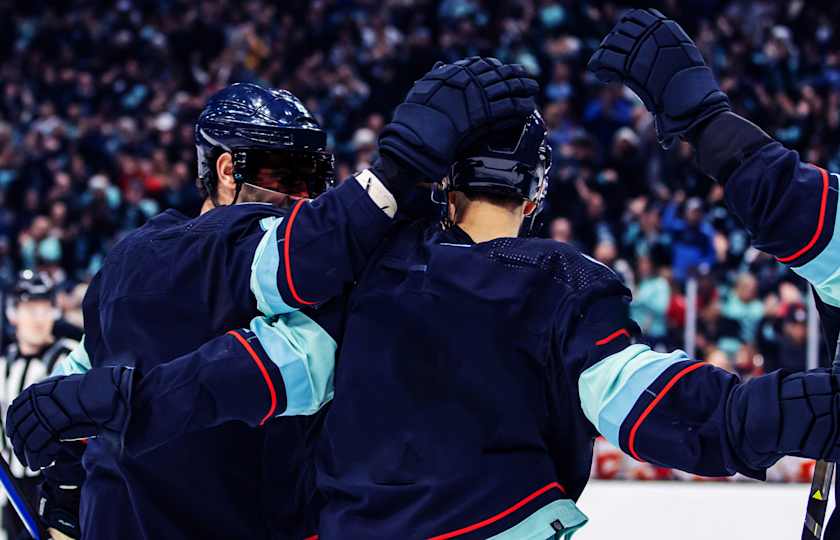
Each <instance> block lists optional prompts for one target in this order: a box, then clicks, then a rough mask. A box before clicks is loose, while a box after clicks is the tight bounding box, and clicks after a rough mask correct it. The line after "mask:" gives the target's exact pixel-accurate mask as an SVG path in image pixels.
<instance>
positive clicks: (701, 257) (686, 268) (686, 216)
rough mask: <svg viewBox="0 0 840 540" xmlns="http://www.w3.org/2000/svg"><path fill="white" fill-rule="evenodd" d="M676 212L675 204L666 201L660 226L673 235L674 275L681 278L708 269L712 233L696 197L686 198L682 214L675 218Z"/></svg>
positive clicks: (712, 250) (711, 257) (711, 258)
mask: <svg viewBox="0 0 840 540" xmlns="http://www.w3.org/2000/svg"><path fill="white" fill-rule="evenodd" d="M678 213H679V206H678V204H676V203H671V204H669V205H668V206H667V207H666V208H665V211H664V213H663V215H662V228H663V229H664V230H665V231H667V232H668V233H670V235H671V237H672V238H673V244H672V246H673V247H672V249H673V251H672V259H671V264H672V265H673V267H674V277H675V278H676V279H677V280H678V281H684V280H685V279H686V278H687V277H688V276H689V275H690V274H691V273H693V272H697V271H698V270H705V271H708V269H709V268H711V267H712V266H713V265H714V264H715V260H716V257H715V248H714V232H713V231H712V227H711V225H709V224H708V223H707V222H704V221H703V202H702V201H701V200H700V199H698V198H696V197H695V198H691V199H689V200H688V202H687V203H686V204H685V210H684V213H683V216H682V217H679V216H678Z"/></svg>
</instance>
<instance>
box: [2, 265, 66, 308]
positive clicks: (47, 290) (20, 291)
mask: <svg viewBox="0 0 840 540" xmlns="http://www.w3.org/2000/svg"><path fill="white" fill-rule="evenodd" d="M54 290H55V285H54V283H53V280H52V279H51V278H50V277H49V276H48V275H47V274H44V273H43V272H35V271H34V270H23V271H22V272H21V273H20V274H18V280H17V281H16V282H15V286H14V288H13V289H12V300H13V302H15V303H18V302H27V301H29V300H52V298H53V293H54Z"/></svg>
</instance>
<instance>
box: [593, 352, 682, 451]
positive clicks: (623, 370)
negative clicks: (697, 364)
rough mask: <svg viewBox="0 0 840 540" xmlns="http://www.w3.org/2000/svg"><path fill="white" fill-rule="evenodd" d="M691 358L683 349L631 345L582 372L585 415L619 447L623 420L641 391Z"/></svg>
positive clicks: (601, 432) (602, 433)
mask: <svg viewBox="0 0 840 540" xmlns="http://www.w3.org/2000/svg"><path fill="white" fill-rule="evenodd" d="M685 360H689V358H688V355H686V354H685V353H684V352H683V351H680V350H676V351H674V352H672V353H658V352H656V351H652V350H651V349H650V347H648V346H647V345H642V344H636V345H630V346H629V347H627V348H626V349H624V350H623V351H619V352H617V353H615V354H612V355H610V356H608V357H606V358H604V359H603V360H601V361H600V362H598V363H597V364H595V365H593V366H591V367H590V368H589V369H587V370H586V371H584V372H583V374H582V375H581V376H580V379H579V380H578V391H579V392H580V402H581V406H582V408H583V413H584V414H585V415H586V418H588V419H589V421H590V422H592V424H593V425H594V426H595V427H596V428H597V429H598V432H599V433H600V434H601V435H603V436H604V437H605V438H606V439H607V440H608V441H610V442H611V443H612V444H614V445H615V446H617V447H618V446H619V442H618V434H619V430H620V429H621V423H622V422H624V419H625V418H627V415H628V414H630V409H632V408H633V405H635V404H636V402H637V401H638V400H639V397H641V395H642V393H644V391H645V390H646V389H647V387H648V386H650V385H651V384H652V383H653V381H655V380H656V378H657V377H659V376H660V375H662V373H664V372H665V370H666V369H668V368H669V367H671V366H672V365H674V364H676V363H677V362H682V361H685Z"/></svg>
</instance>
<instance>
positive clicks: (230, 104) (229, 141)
mask: <svg viewBox="0 0 840 540" xmlns="http://www.w3.org/2000/svg"><path fill="white" fill-rule="evenodd" d="M195 146H196V151H197V155H198V184H199V186H200V187H202V188H203V189H204V190H206V191H207V193H208V195H210V197H211V198H212V200H213V203H214V204H216V196H215V192H216V183H217V181H218V178H217V175H216V161H217V160H218V159H219V156H220V155H222V153H224V152H230V153H231V155H232V157H233V178H234V180H235V181H236V184H237V190H236V196H235V197H234V203H235V202H236V200H237V199H238V197H239V192H240V190H241V189H242V186H243V184H249V185H251V186H253V187H254V188H257V189H260V190H270V191H273V192H279V193H283V194H287V195H291V196H300V197H314V196H316V195H318V194H320V193H322V192H323V191H324V190H326V188H327V187H329V186H330V185H331V184H332V183H333V181H334V173H333V156H332V154H331V153H330V152H329V151H328V150H327V134H326V132H325V131H324V130H323V129H321V126H320V125H318V122H317V121H316V120H315V119H314V118H313V117H312V115H311V114H310V113H309V111H307V110H306V107H304V105H303V103H301V101H300V100H299V99H298V98H296V97H295V96H294V95H293V94H292V93H290V92H288V91H286V90H274V89H268V88H263V87H262V86H259V85H256V84H252V83H237V84H232V85H230V86H228V87H226V88H224V89H222V90H220V91H218V92H216V93H215V94H213V95H212V96H211V97H210V99H209V100H208V101H207V106H206V107H205V108H204V110H203V111H202V112H201V115H200V116H199V117H198V121H197V122H196V125H195Z"/></svg>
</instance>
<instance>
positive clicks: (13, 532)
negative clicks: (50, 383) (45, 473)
mask: <svg viewBox="0 0 840 540" xmlns="http://www.w3.org/2000/svg"><path fill="white" fill-rule="evenodd" d="M6 316H7V318H8V320H9V322H10V323H11V325H12V327H13V328H14V331H15V339H14V341H13V342H12V343H11V344H9V346H8V347H6V348H5V350H4V351H2V356H0V418H2V419H5V418H6V410H7V409H8V407H9V404H10V403H11V402H12V400H14V399H15V398H16V397H17V395H18V394H19V393H20V392H21V391H22V390H23V389H24V388H26V387H27V386H29V385H30V384H32V383H34V382H36V381H39V380H41V379H43V378H45V377H46V376H47V375H49V373H50V372H51V371H52V369H53V366H55V364H56V363H57V362H59V361H60V360H61V359H62V358H64V357H65V356H67V355H68V354H69V353H70V351H71V350H72V349H73V347H75V346H76V345H77V343H78V342H77V341H74V340H72V339H70V338H67V337H59V338H57V337H55V336H56V334H59V335H60V334H66V333H65V332H63V331H61V330H60V328H61V325H62V323H61V322H60V312H59V310H58V308H57V307H56V305H55V298H54V287H53V282H52V280H51V279H50V277H49V276H47V275H46V274H41V273H37V272H34V271H32V270H24V271H23V272H21V273H20V275H19V277H18V280H17V282H16V284H15V286H14V288H13V290H12V293H11V295H10V299H9V301H8V303H7V305H6ZM57 323H58V325H57ZM0 444H2V452H3V457H4V458H5V459H6V460H7V461H8V462H9V465H10V468H11V470H12V474H14V475H15V476H16V477H17V478H18V480H19V484H20V486H21V489H22V490H23V491H24V496H25V497H27V498H28V499H29V500H34V499H35V494H36V491H37V486H38V482H39V474H38V473H35V472H32V471H30V470H28V469H26V468H25V467H24V466H23V465H22V464H21V463H20V462H19V461H18V460H17V458H16V457H15V455H14V453H13V452H12V451H11V444H10V443H9V441H8V440H7V439H6V437H5V435H4V436H3V437H0ZM2 515H3V521H2V525H3V529H4V530H5V532H6V538H7V540H17V539H18V538H28V534H27V533H26V532H25V529H24V527H23V524H22V523H21V522H20V519H19V518H18V517H17V514H16V513H15V511H14V509H13V508H12V506H11V505H10V504H9V503H8V501H6V502H5V504H4V506H3V514H2Z"/></svg>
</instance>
